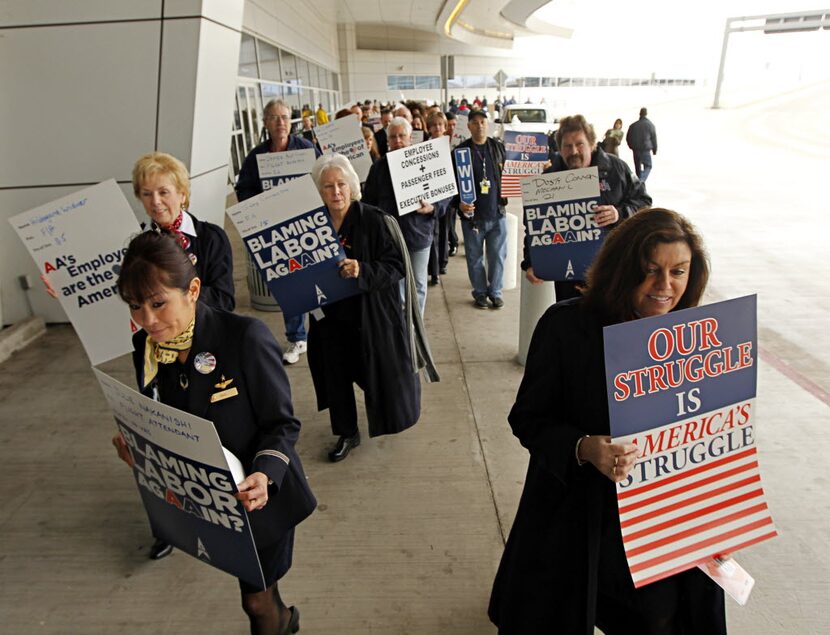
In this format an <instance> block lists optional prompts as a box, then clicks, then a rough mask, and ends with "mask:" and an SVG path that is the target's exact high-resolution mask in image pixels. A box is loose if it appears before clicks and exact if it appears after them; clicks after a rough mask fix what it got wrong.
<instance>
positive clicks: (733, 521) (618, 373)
mask: <svg viewBox="0 0 830 635" xmlns="http://www.w3.org/2000/svg"><path fill="white" fill-rule="evenodd" d="M604 339H605V372H606V382H607V388H608V404H609V406H608V409H609V415H610V420H611V435H612V437H613V438H614V441H615V442H620V443H634V444H636V445H637V448H638V453H637V463H636V465H635V466H634V469H633V470H632V471H631V473H630V474H629V475H628V478H627V479H626V480H624V481H622V482H621V483H618V484H617V501H618V505H619V512H620V524H621V528H622V536H623V545H624V547H625V552H626V557H627V559H628V564H629V568H630V570H631V575H632V578H633V580H634V585H635V586H636V587H641V586H644V585H646V584H649V583H650V582H654V581H656V580H660V579H662V578H666V577H668V576H670V575H673V574H675V573H679V572H681V571H684V570H686V569H690V568H692V567H695V566H697V565H699V564H701V563H704V562H706V561H709V560H711V558H712V557H713V556H715V555H718V554H723V553H728V552H734V551H738V550H740V549H743V548H745V547H748V546H750V545H753V544H756V543H759V542H762V541H764V540H768V539H770V538H773V537H774V536H776V535H777V534H776V531H775V527H774V526H773V522H772V517H771V516H770V512H769V509H768V508H767V504H766V501H765V499H764V490H763V488H762V487H761V476H760V473H759V467H758V459H757V446H756V430H755V424H756V415H755V394H756V385H757V360H758V350H757V327H756V297H755V296H747V297H744V298H738V299H735V300H729V301H726V302H719V303H716V304H711V305H707V306H704V307H698V308H693V309H686V310H684V311H677V312H672V313H669V314H667V315H663V316H657V317H652V318H645V319H640V320H633V321H630V322H626V323H624V324H617V325H614V326H609V327H606V328H605V329H604Z"/></svg>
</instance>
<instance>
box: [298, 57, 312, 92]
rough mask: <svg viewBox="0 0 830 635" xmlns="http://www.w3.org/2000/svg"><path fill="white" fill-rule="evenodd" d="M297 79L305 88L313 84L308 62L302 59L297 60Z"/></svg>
mask: <svg viewBox="0 0 830 635" xmlns="http://www.w3.org/2000/svg"><path fill="white" fill-rule="evenodd" d="M297 79H299V80H300V83H301V84H302V85H303V86H308V85H309V84H310V83H311V82H310V81H309V74H308V62H306V61H305V60H304V59H303V58H301V57H298V58H297Z"/></svg>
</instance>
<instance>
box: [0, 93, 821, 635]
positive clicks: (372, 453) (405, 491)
mask: <svg viewBox="0 0 830 635" xmlns="http://www.w3.org/2000/svg"><path fill="white" fill-rule="evenodd" d="M828 105H830V89H828V88H827V87H823V88H821V89H819V90H814V91H802V92H799V93H795V94H792V95H790V96H784V97H782V98H781V99H779V100H770V101H767V102H764V103H761V104H758V105H754V106H748V107H746V108H743V109H736V110H733V111H708V110H705V108H704V104H703V100H700V102H683V103H678V104H674V105H672V106H671V108H669V106H666V107H665V110H664V112H662V113H660V112H659V111H658V110H655V111H654V114H653V119H654V120H655V122H656V123H657V125H658V128H659V130H660V133H661V151H660V154H659V155H658V156H657V157H656V158H655V167H654V171H653V173H652V175H651V177H650V178H649V182H648V187H649V190H650V192H651V193H652V194H653V196H654V198H655V204H657V205H664V206H668V207H674V208H675V209H677V210H678V211H680V212H682V213H685V214H687V215H688V216H690V217H691V218H692V220H693V221H694V222H695V223H697V224H698V226H699V227H700V228H701V229H702V231H703V234H704V237H705V238H706V241H707V244H708V246H709V248H710V251H711V253H712V260H713V270H714V271H713V278H712V283H711V288H710V295H709V299H710V300H714V299H723V298H727V297H735V296H738V295H745V294H748V293H755V292H758V293H759V307H760V309H759V313H760V315H759V318H760V319H759V322H760V324H761V332H760V343H761V349H762V357H761V360H762V361H761V364H760V365H759V371H760V382H759V383H760V387H759V397H758V400H757V407H756V410H757V413H758V424H757V425H758V439H759V454H760V459H759V460H760V463H761V470H762V476H763V483H764V486H765V489H766V493H767V497H768V501H769V503H770V508H771V511H772V515H773V518H774V519H775V522H776V526H777V528H778V530H779V532H780V534H781V535H780V537H779V538H778V539H776V540H774V541H770V542H767V543H764V544H762V545H758V546H756V547H753V548H751V549H748V550H747V551H746V552H744V553H741V554H738V556H737V558H738V560H739V561H740V562H741V564H742V565H743V566H744V567H745V568H746V569H747V570H748V571H749V572H750V573H751V574H752V575H753V576H754V577H755V578H756V580H757V583H756V588H755V591H754V592H753V595H752V597H751V599H750V603H749V605H748V606H747V607H743V608H742V607H739V606H737V605H736V604H735V603H734V602H732V601H731V600H728V601H727V602H728V604H727V610H728V619H729V625H730V632H731V633H737V634H747V635H749V634H755V633H821V632H826V624H827V621H828V613H827V609H826V600H827V597H828V589H830V532H829V531H828V527H830V523H828V520H830V498H828V496H827V489H826V488H827V475H826V469H825V467H824V463H825V460H824V457H827V456H830V435H828V434H827V430H828V424H830V416H829V415H830V401H828V397H827V393H826V390H827V387H828V384H830V372H828V368H829V367H830V365H828V357H827V353H828V351H830V338H829V337H828V335H827V332H828V327H830V317H828V316H829V315H830V293H828V288H829V287H828V283H827V280H828V279H830V260H828V258H827V257H826V247H824V242H826V236H827V230H828V217H827V214H826V212H824V211H819V210H815V205H816V203H815V199H816V198H819V199H820V196H817V194H816V191H817V189H818V188H817V187H816V185H817V184H820V183H821V182H822V180H821V179H822V177H824V178H826V175H825V174H824V172H825V171H826V169H825V168H826V165H828V159H830V150H827V148H828V147H830V144H828V143H824V142H825V141H828V139H827V136H828V131H830V125H826V124H827V122H826V121H825V119H826V117H827V115H826V114H822V115H821V116H820V117H818V118H816V117H815V116H814V115H815V113H816V112H819V111H820V112H821V113H828V112H830V108H827V106H828ZM652 110H653V109H652V108H650V112H651V111H652ZM586 114H587V115H589V119H594V120H595V121H596V120H600V116H599V115H598V114H597V113H586ZM602 116H603V117H604V116H606V113H602ZM793 117H795V118H796V119H797V120H799V121H801V122H805V121H807V122H817V123H816V125H813V124H812V123H811V124H810V126H812V127H806V125H805V124H803V123H802V129H799V131H798V134H799V135H800V136H803V137H804V138H807V137H809V138H810V139H812V142H811V144H810V146H809V148H805V152H806V154H802V153H800V152H799V147H798V146H796V147H789V148H788V147H786V145H787V144H786V143H784V142H786V141H787V140H788V139H790V137H788V136H787V135H788V134H789V132H790V130H791V129H790V128H789V127H788V126H789V124H788V123H787V122H792V121H793V120H794V119H793ZM598 127H599V126H598ZM759 127H760V128H761V129H762V130H763V134H762V135H759V134H756V131H757V130H758V128H759ZM691 130H693V132H694V137H695V139H694V143H693V144H692V142H691V140H690V139H689V134H690V131H691ZM813 155H817V156H813ZM624 158H627V157H624ZM773 168H775V169H773ZM784 172H785V173H786V174H784ZM784 177H786V183H787V185H786V187H783V185H782V184H783V183H784V180H783V179H784ZM825 207H826V205H825ZM782 218H784V219H786V222H782ZM799 219H802V220H799ZM229 234H230V235H231V238H232V241H233V242H234V251H235V254H236V256H237V258H238V257H239V256H240V255H241V253H242V251H241V245H240V244H239V239H238V236H237V235H236V233H235V231H234V230H232V229H230V228H229ZM236 271H237V276H238V280H237V292H238V301H239V304H240V311H241V312H246V313H247V312H249V309H248V308H247V307H248V306H249V302H248V298H247V289H246V285H245V283H244V280H243V276H244V273H245V271H246V270H245V267H244V264H243V262H242V261H241V260H240V261H238V262H237V263H236ZM505 302H506V306H505V308H504V309H502V310H501V311H493V310H489V311H480V310H476V309H474V308H473V307H472V303H471V298H470V296H469V283H468V281H467V275H466V269H465V265H464V260H463V256H462V255H461V254H459V256H457V257H455V258H453V259H451V261H450V271H449V275H447V276H446V277H444V278H443V281H442V285H441V286H440V287H430V288H429V297H428V300H427V315H426V318H427V330H428V332H429V335H430V340H431V345H432V349H433V351H434V353H435V356H436V358H437V361H438V365H439V371H440V373H441V378H442V381H441V382H440V383H437V384H425V385H424V391H423V410H422V412H423V414H422V418H421V421H420V422H419V423H418V424H417V425H416V426H415V427H414V428H412V429H411V430H408V431H406V432H404V433H402V434H400V435H396V436H392V437H381V438H378V439H368V436H367V435H366V434H365V431H366V428H365V417H364V416H363V415H362V414H361V417H360V421H361V423H360V425H361V429H362V431H363V432H364V440H363V443H362V445H361V446H360V447H359V448H357V449H356V450H355V451H354V452H353V453H352V454H351V455H350V456H349V457H348V459H347V460H346V461H344V462H343V463H339V464H336V465H333V464H330V463H329V462H328V461H327V459H326V451H327V450H328V449H329V448H330V446H331V444H332V443H333V440H334V439H333V437H332V436H331V434H330V430H329V424H328V414H327V413H325V412H324V413H318V412H316V408H315V401H314V392H313V389H312V386H311V379H310V375H309V372H308V368H307V365H306V362H305V358H302V360H301V361H300V363H299V364H297V365H295V366H292V367H290V368H289V369H288V374H289V378H290V380H291V385H292V389H293V395H294V406H295V410H296V412H297V414H298V416H299V418H300V420H301V421H302V423H303V430H302V434H301V438H300V443H299V451H300V454H301V456H302V458H303V461H304V464H305V467H306V471H307V473H308V477H309V479H310V482H311V485H312V488H313V490H314V492H315V494H316V496H317V498H318V501H319V507H318V509H317V511H316V512H315V513H314V514H313V515H312V516H311V518H309V519H308V520H307V521H306V522H304V523H303V524H302V525H301V526H300V527H299V530H298V532H297V543H296V548H295V554H294V567H293V569H292V570H291V572H290V573H289V574H288V576H287V577H286V578H285V579H284V581H283V582H282V583H281V585H280V586H281V591H282V595H283V597H284V599H285V600H286V601H287V602H289V603H290V604H296V605H298V606H299V607H300V609H301V611H302V623H301V625H302V630H301V633H307V634H315V633H324V634H330V633H336V634H345V635H351V634H361V635H362V634H366V633H371V634H384V635H387V634H389V635H399V634H406V635H421V634H424V635H425V634H427V633H436V632H438V633H447V634H451V635H454V634H459V635H467V634H469V635H479V634H485V635H486V634H487V633H494V632H495V629H494V628H493V627H492V626H491V625H490V624H489V622H488V620H487V617H486V607H487V601H488V597H489V592H490V585H491V583H492V580H493V576H494V574H495V570H496V566H497V564H498V561H499V558H500V556H501V552H502V548H503V545H504V538H505V536H506V534H507V532H508V531H509V527H510V524H511V522H512V519H513V516H514V514H515V510H516V506H517V503H518V497H519V494H520V493H521V488H522V483H523V480H524V472H525V468H526V465H527V454H526V452H525V451H524V450H523V449H522V448H521V447H520V446H519V444H518V442H517V440H516V439H515V438H514V437H513V436H512V434H511V433H510V429H509V426H508V425H507V422H506V415H507V412H508V411H509V409H510V407H511V405H512V403H513V399H514V397H515V393H516V388H517V386H518V383H519V381H520V379H521V375H522V368H521V367H519V366H518V365H517V364H516V363H515V361H514V358H515V354H516V349H517V342H518V326H517V325H518V317H519V291H518V290H514V291H509V292H507V293H506V294H505ZM256 315H257V317H260V318H261V319H264V320H265V321H266V322H267V323H268V324H269V326H270V327H271V329H272V331H273V332H274V333H275V335H276V336H277V338H278V339H279V340H280V341H281V342H284V336H283V323H282V318H281V314H266V313H257V314H256ZM105 370H107V371H108V372H111V373H112V374H113V375H114V376H116V377H117V378H119V379H121V380H122V381H124V382H125V383H127V384H128V385H132V382H133V374H132V369H131V367H130V365H129V362H128V360H127V359H126V358H122V359H120V360H116V361H114V362H112V363H110V364H107V365H106V366H105ZM823 391H824V392H823ZM113 433H114V425H113V421H112V416H111V414H110V413H109V411H108V409H107V406H106V403H105V402H104V399H103V397H102V395H101V392H100V390H99V388H98V386H97V383H96V381H95V379H94V377H93V375H92V373H91V372H90V369H89V364H88V362H87V359H86V356H85V355H84V353H83V351H82V349H81V347H80V344H79V342H78V340H77V338H76V337H75V335H74V332H73V331H72V329H71V328H70V327H68V326H52V327H49V328H48V329H47V333H46V335H45V336H44V337H42V338H41V339H40V340H39V341H38V342H37V343H35V344H34V345H32V346H30V347H28V348H27V349H25V350H23V351H21V352H18V353H16V354H15V355H14V356H13V357H12V358H11V359H10V360H9V361H7V362H5V363H3V364H2V365H0V462H2V465H3V478H2V481H0V492H2V494H0V510H2V514H0V527H2V542H0V585H2V588H3V593H2V599H0V624H2V626H1V627H0V631H2V632H4V633H15V634H16V633H32V632H37V633H55V634H57V633H110V632H119V631H124V632H130V633H239V634H242V633H247V632H248V629H247V621H246V619H245V616H244V614H243V613H242V610H241V608H240V607H239V602H238V590H237V584H236V581H235V580H234V579H233V578H231V577H229V576H228V575H226V574H223V573H221V572H219V571H216V570H214V569H212V568H210V567H208V566H205V565H204V564H202V563H200V562H198V561H196V560H195V559H193V558H191V557H189V556H186V555H184V554H182V553H178V552H177V553H175V554H174V555H173V556H171V557H169V558H167V559H165V560H162V561H160V562H151V561H149V560H147V557H146V555H147V551H148V548H149V546H150V543H151V538H150V533H149V529H148V526H147V521H146V518H145V516H144V513H143V510H142V508H141V505H140V502H139V499H138V496H137V495H136V489H135V484H134V482H133V479H132V477H131V475H130V473H129V471H128V470H127V469H126V468H125V466H124V465H123V464H121V463H120V461H118V459H117V458H116V456H115V453H114V451H113V449H112V447H111V446H110V437H111V436H112V435H113ZM552 601H553V599H552ZM551 632H555V625H552V626H551Z"/></svg>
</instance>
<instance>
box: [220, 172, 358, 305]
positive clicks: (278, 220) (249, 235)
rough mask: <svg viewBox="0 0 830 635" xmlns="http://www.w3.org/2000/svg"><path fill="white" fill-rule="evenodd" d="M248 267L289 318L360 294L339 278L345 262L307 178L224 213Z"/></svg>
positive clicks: (355, 286) (350, 281) (351, 282)
mask: <svg viewBox="0 0 830 635" xmlns="http://www.w3.org/2000/svg"><path fill="white" fill-rule="evenodd" d="M227 213H228V216H230V218H231V220H232V221H233V222H234V224H235V225H236V228H237V229H238V230H239V235H240V236H242V240H243V241H244V242H245V246H246V247H247V249H248V253H249V254H250V257H251V262H252V263H253V264H254V266H255V267H256V269H257V271H259V272H260V274H261V275H262V277H263V280H264V281H265V284H266V285H267V286H268V289H269V290H270V291H271V293H272V294H273V296H274V297H275V298H276V300H277V302H279V304H280V307H282V310H283V313H284V314H285V315H286V316H288V317H291V316H294V315H299V314H301V313H305V312H307V311H311V310H313V309H316V308H318V307H320V306H324V305H326V304H331V303H332V302H336V301H337V300H342V299H343V298H346V297H349V296H352V295H356V294H358V293H361V290H360V288H359V285H358V281H357V280H355V279H353V278H352V279H343V278H341V277H340V269H339V267H338V266H337V263H338V262H339V261H340V260H342V259H343V258H345V257H346V255H345V252H344V250H343V248H342V246H341V244H340V238H339V237H338V235H337V232H336V231H335V230H334V226H333V225H332V223H331V218H330V217H329V215H328V211H327V210H326V208H325V206H324V205H323V202H322V200H321V199H320V194H319V193H318V192H317V188H316V187H315V185H314V181H313V180H312V179H311V176H309V175H305V176H301V177H299V178H297V179H294V180H292V181H290V182H288V183H285V184H283V185H281V186H279V187H276V188H274V189H271V190H268V191H267V192H263V193H262V194H258V195H257V196H254V197H252V198H249V199H247V200H245V201H242V202H241V203H239V204H237V205H234V206H233V207H231V208H230V209H228V212H227Z"/></svg>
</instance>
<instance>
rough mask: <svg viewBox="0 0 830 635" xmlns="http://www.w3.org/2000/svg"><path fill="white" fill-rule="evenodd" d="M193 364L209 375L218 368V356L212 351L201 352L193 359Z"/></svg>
mask: <svg viewBox="0 0 830 635" xmlns="http://www.w3.org/2000/svg"><path fill="white" fill-rule="evenodd" d="M193 366H194V368H195V369H196V370H198V371H199V372H200V373H202V374H203V375H208V374H210V373H212V372H213V369H214V368H216V358H215V357H214V356H213V354H212V353H207V352H205V353H199V354H198V355H196V359H194V360H193Z"/></svg>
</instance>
